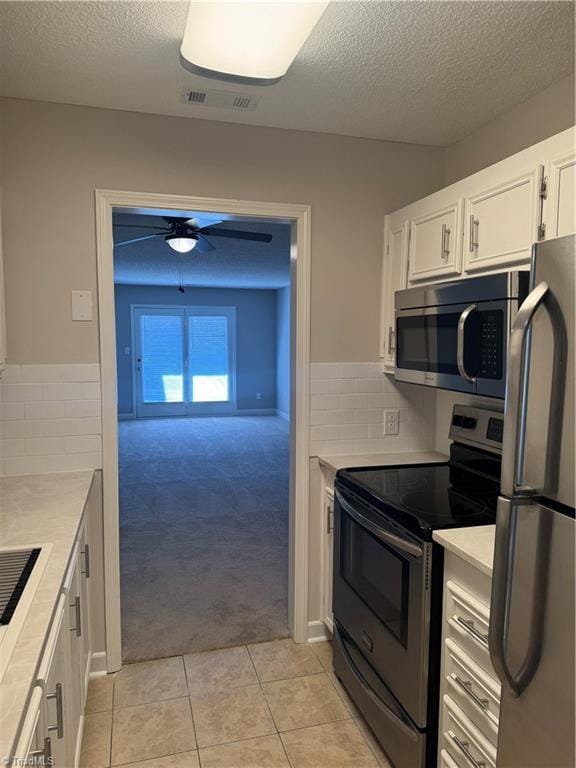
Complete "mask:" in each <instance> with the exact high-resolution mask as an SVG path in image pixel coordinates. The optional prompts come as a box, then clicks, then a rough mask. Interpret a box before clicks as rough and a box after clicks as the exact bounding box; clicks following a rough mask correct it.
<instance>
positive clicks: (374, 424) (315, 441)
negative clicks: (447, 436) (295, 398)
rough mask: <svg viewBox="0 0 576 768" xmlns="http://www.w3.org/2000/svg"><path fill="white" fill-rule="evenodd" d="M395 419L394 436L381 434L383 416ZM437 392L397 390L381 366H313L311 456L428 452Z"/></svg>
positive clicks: (400, 387)
mask: <svg viewBox="0 0 576 768" xmlns="http://www.w3.org/2000/svg"><path fill="white" fill-rule="evenodd" d="M389 408H392V409H397V410H398V411H399V412H400V413H399V415H400V419H399V426H400V428H399V433H398V435H385V434H384V411H385V410H386V409H389ZM435 419H436V392H435V390H432V389H427V388H426V387H417V386H415V385H410V384H397V383H396V382H395V381H394V379H393V378H392V377H389V376H386V375H383V374H382V370H381V366H380V363H313V364H312V365H311V369H310V455H311V456H322V455H323V456H335V455H337V454H362V453H385V452H387V451H410V450H427V449H433V448H434V444H435V437H436V425H435Z"/></svg>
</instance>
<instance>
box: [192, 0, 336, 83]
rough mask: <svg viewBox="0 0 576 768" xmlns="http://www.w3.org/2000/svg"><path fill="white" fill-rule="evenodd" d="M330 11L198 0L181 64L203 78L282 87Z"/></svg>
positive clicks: (301, 3) (261, 1)
mask: <svg viewBox="0 0 576 768" xmlns="http://www.w3.org/2000/svg"><path fill="white" fill-rule="evenodd" d="M327 6H328V2H322V0H319V1H318V2H314V0H312V2H309V1H308V0H278V2H274V0H272V2H266V1H265V0H211V1H210V2H203V1H200V2H198V0H192V1H191V3H190V8H189V10H188V19H187V21H186V28H185V30H184V37H183V40H182V45H181V46H180V61H181V62H182V65H183V66H184V67H185V68H186V69H188V70H189V71H190V72H193V73H194V74H196V75H201V76H203V77H212V78H216V79H218V80H226V81H228V82H236V83H245V84H248V85H271V84H273V83H277V82H278V80H280V79H281V78H282V77H283V76H284V75H285V74H286V72H287V71H288V68H289V66H290V65H291V64H292V62H293V61H294V59H295V58H296V56H297V54H298V51H299V50H300V48H302V46H303V45H304V43H305V41H306V39H307V37H308V35H309V34H310V32H312V30H313V28H314V26H315V25H316V22H317V21H318V19H319V18H320V16H322V14H323V13H324V11H325V10H326V7H327Z"/></svg>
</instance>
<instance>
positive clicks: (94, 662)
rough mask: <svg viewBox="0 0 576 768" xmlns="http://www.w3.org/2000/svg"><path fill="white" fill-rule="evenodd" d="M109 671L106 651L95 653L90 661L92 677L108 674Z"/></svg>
mask: <svg viewBox="0 0 576 768" xmlns="http://www.w3.org/2000/svg"><path fill="white" fill-rule="evenodd" d="M107 672H108V665H107V663H106V651H98V652H96V653H93V654H92V659H91V661H90V677H99V676H100V675H105V674H107Z"/></svg>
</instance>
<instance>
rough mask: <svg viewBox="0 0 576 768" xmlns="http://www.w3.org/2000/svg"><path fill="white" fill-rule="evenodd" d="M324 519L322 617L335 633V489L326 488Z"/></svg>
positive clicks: (323, 505) (323, 508)
mask: <svg viewBox="0 0 576 768" xmlns="http://www.w3.org/2000/svg"><path fill="white" fill-rule="evenodd" d="M322 511H323V517H324V521H325V524H326V528H325V533H324V553H323V558H322V559H323V568H322V571H323V586H324V588H323V590H322V591H323V595H322V617H323V621H324V624H325V625H326V626H327V627H328V629H329V630H330V632H332V631H333V625H334V621H333V612H332V578H333V571H334V563H333V561H334V489H333V487H330V486H325V487H324V492H323V502H322Z"/></svg>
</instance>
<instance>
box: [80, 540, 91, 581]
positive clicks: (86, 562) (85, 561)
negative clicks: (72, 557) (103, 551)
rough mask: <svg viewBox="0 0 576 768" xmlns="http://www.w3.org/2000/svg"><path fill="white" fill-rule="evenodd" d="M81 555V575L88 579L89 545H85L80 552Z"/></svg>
mask: <svg viewBox="0 0 576 768" xmlns="http://www.w3.org/2000/svg"><path fill="white" fill-rule="evenodd" d="M81 554H82V555H84V570H83V571H82V573H83V574H84V576H86V578H87V579H89V578H90V544H85V545H84V549H83V550H82V551H81Z"/></svg>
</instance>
